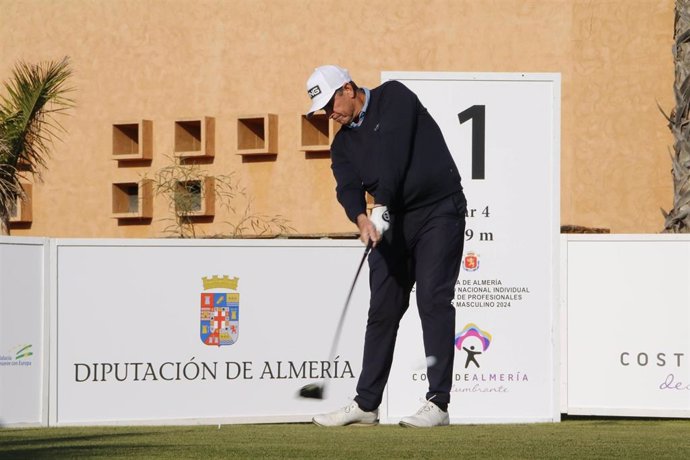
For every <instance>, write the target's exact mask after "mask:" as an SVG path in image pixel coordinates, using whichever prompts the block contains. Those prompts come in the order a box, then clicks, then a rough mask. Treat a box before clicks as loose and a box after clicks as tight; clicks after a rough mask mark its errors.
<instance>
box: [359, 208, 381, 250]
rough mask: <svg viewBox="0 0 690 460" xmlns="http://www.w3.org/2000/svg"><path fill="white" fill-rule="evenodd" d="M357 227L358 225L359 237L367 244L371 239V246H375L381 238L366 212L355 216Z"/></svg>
mask: <svg viewBox="0 0 690 460" xmlns="http://www.w3.org/2000/svg"><path fill="white" fill-rule="evenodd" d="M357 227H359V239H360V240H362V243H364V244H369V241H371V242H372V246H373V247H376V244H377V243H378V242H379V241H380V240H381V234H380V233H379V232H377V231H376V227H375V226H374V224H373V222H372V221H371V220H369V218H368V217H367V215H366V214H360V215H359V216H357Z"/></svg>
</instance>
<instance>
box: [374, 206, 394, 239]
mask: <svg viewBox="0 0 690 460" xmlns="http://www.w3.org/2000/svg"><path fill="white" fill-rule="evenodd" d="M369 220H371V223H372V224H374V227H376V231H377V232H379V234H380V235H383V234H384V233H386V230H388V229H389V228H391V218H390V215H389V214H388V207H387V206H382V205H374V208H373V209H372V210H371V217H369Z"/></svg>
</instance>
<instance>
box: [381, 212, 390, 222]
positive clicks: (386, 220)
mask: <svg viewBox="0 0 690 460" xmlns="http://www.w3.org/2000/svg"><path fill="white" fill-rule="evenodd" d="M381 218H382V219H383V220H384V221H385V222H390V221H391V215H390V214H388V209H386V210H385V211H383V214H381Z"/></svg>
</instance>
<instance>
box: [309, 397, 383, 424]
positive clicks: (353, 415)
mask: <svg viewBox="0 0 690 460" xmlns="http://www.w3.org/2000/svg"><path fill="white" fill-rule="evenodd" d="M312 422H314V423H315V424H316V425H319V426H345V425H362V426H370V425H376V424H378V423H379V410H378V409H376V410H374V411H371V412H365V411H363V410H362V409H360V408H359V406H358V405H357V403H356V402H355V401H352V403H351V404H348V405H347V406H345V407H343V408H341V409H338V410H336V411H333V412H329V413H328V414H321V415H317V416H315V417H314V418H313V419H312Z"/></svg>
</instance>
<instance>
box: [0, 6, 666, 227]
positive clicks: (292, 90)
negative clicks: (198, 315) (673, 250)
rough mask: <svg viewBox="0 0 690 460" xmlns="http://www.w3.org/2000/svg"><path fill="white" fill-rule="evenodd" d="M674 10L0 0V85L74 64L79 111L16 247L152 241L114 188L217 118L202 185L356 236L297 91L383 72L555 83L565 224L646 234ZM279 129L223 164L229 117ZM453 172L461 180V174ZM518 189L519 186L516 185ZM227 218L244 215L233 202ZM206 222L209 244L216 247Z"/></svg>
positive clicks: (231, 140) (161, 162)
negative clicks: (121, 154)
mask: <svg viewBox="0 0 690 460" xmlns="http://www.w3.org/2000/svg"><path fill="white" fill-rule="evenodd" d="M673 7H674V2H673V1H672V0H434V1H420V0H396V1H391V0H365V1H362V0H351V1H348V2H341V1H335V0H333V1H332V0H311V1H308V0H272V1H260V0H203V1H186V0H184V1H183V0H174V1H158V0H157V1H153V0H148V1H141V0H134V1H115V0H112V1H105V0H100V1H96V0H91V1H86V0H59V1H58V0H54V1H49V0H23V1H20V2H18V1H14V0H0V79H2V80H3V81H4V80H7V78H9V76H10V71H11V69H12V67H13V66H14V64H15V63H16V62H17V61H19V60H25V61H27V62H38V61H42V60H47V59H59V58H60V57H62V56H64V55H67V56H70V58H71V62H72V65H73V68H74V77H73V79H72V84H73V86H74V87H75V88H76V91H75V92H74V94H73V97H74V99H75V100H76V103H77V107H76V108H75V109H74V110H72V111H71V116H69V117H63V118H62V119H61V122H62V124H63V125H64V126H65V128H66V129H67V134H65V135H63V138H62V142H60V143H57V144H56V145H55V148H54V151H53V157H52V160H51V161H50V162H49V165H48V169H47V171H45V173H44V182H43V183H37V184H34V186H33V202H32V211H33V212H32V215H33V222H32V223H31V224H30V225H24V226H19V227H14V228H13V229H12V234H14V235H41V236H51V237H157V236H163V235H164V231H163V230H164V228H165V227H166V226H167V225H168V224H167V223H166V222H163V221H162V220H161V219H165V218H170V217H171V215H170V213H169V212H168V210H167V205H166V203H165V201H164V200H163V199H162V198H160V197H159V198H156V199H155V200H154V206H153V218H152V220H151V221H150V222H149V223H144V224H141V223H135V224H129V225H123V224H122V221H118V220H117V219H114V218H113V217H112V204H111V203H112V193H111V188H112V183H113V182H128V181H137V180H139V179H140V178H141V177H143V176H144V175H151V174H153V173H154V172H155V171H156V170H158V169H160V168H161V167H163V166H165V165H166V164H167V163H166V161H167V160H165V156H166V155H171V154H172V152H173V132H174V122H175V120H180V119H188V118H201V117H214V118H215V158H214V159H213V161H212V162H210V163H209V162H207V164H203V165H201V167H202V168H203V169H205V170H207V171H208V172H209V173H210V174H227V173H229V172H231V171H235V174H236V175H237V177H239V178H240V179H241V183H242V185H243V186H245V187H246V189H247V192H248V194H249V196H251V197H252V200H253V201H252V209H253V212H255V213H261V214H265V215H277V214H281V215H284V216H286V217H287V218H289V219H290V222H291V225H292V226H293V227H294V228H295V229H296V230H297V232H299V233H329V232H350V231H353V230H354V226H353V224H351V223H350V222H349V221H347V219H346V218H345V216H344V213H343V211H342V210H341V208H340V206H339V205H338V204H337V203H336V200H335V193H334V187H335V182H334V180H333V178H332V175H331V172H330V163H329V160H328V158H327V157H319V156H316V157H311V156H308V155H305V153H304V152H303V151H301V150H300V147H301V139H300V126H301V121H300V117H301V114H303V113H304V111H305V110H306V109H307V107H308V102H309V100H308V97H307V95H306V90H305V80H306V78H307V77H308V76H309V74H310V73H311V71H312V70H313V68H314V67H316V66H318V65H321V64H325V63H337V64H339V65H342V66H344V67H347V68H348V69H349V70H350V72H351V74H352V75H353V77H354V78H355V80H356V81H357V82H358V83H359V84H360V85H364V86H370V87H373V86H376V85H377V84H378V83H379V81H380V73H381V72H382V71H386V70H406V71H453V72H560V73H561V75H562V105H561V110H562V114H561V115H562V116H561V119H562V127H561V223H562V224H564V225H565V224H572V225H583V226H590V227H604V228H610V229H611V231H612V232H616V233H644V232H658V231H660V230H661V229H662V228H663V218H662V216H661V213H660V211H659V208H660V207H664V208H666V209H668V208H669V207H670V206H671V203H672V181H671V174H670V168H671V163H670V158H669V154H668V149H669V146H670V145H671V144H672V138H671V135H670V133H669V131H668V129H667V127H666V123H665V120H664V118H663V117H662V115H661V113H660V112H659V110H658V108H657V103H658V104H659V105H660V106H661V107H663V108H665V109H666V110H667V111H670V109H671V108H672V104H673V93H672V85H673V61H672V55H671V44H672V38H673V14H674V11H673ZM268 113H272V114H276V115H277V118H278V152H277V155H276V156H275V157H274V158H265V157H262V158H258V159H256V158H249V157H246V156H245V157H243V156H241V155H237V129H236V119H237V117H238V116H242V115H245V114H268ZM143 119H147V120H151V121H152V125H153V136H152V140H153V142H152V154H153V159H152V161H151V162H150V164H147V163H144V164H142V163H135V164H134V165H133V166H132V165H130V166H124V164H118V163H119V162H117V161H114V160H113V159H112V127H113V124H115V123H119V122H123V121H137V120H143ZM459 166H460V169H461V171H463V170H464V175H465V176H469V171H467V168H466V167H464V166H463V165H459ZM524 180H525V181H529V180H530V179H529V177H525V178H524ZM240 205H241V204H240ZM233 218H234V217H233V216H232V214H230V213H228V212H227V211H223V210H220V209H217V212H216V217H215V218H214V219H213V221H212V222H209V221H208V220H207V221H206V222H202V223H199V224H198V230H199V231H201V232H202V233H205V234H218V233H227V232H228V231H229V226H228V225H227V224H226V223H224V222H227V221H232V219H233Z"/></svg>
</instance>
